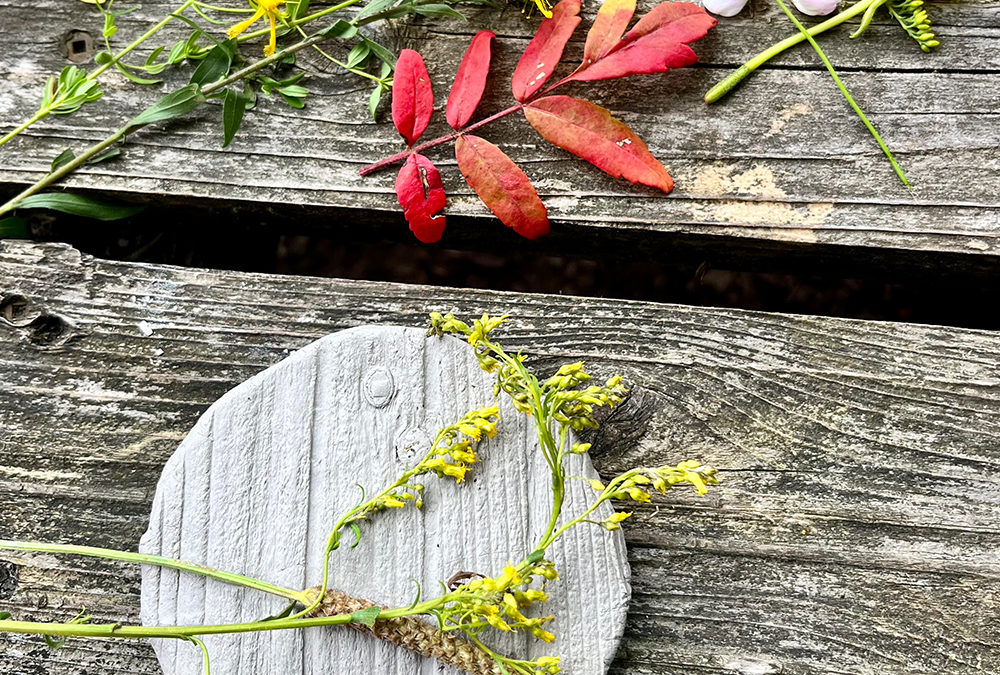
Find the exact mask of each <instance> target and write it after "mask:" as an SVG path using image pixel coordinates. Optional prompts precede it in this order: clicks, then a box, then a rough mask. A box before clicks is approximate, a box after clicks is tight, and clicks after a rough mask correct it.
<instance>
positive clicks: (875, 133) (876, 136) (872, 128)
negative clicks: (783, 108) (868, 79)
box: [775, 0, 910, 187]
mask: <svg viewBox="0 0 1000 675" xmlns="http://www.w3.org/2000/svg"><path fill="white" fill-rule="evenodd" d="M876 1H877V0H876ZM775 2H777V3H778V6H779V7H781V9H782V11H783V12H784V13H785V14H786V15H787V16H788V18H789V19H791V21H792V23H794V24H795V27H796V28H798V29H799V31H800V34H801V35H803V36H804V39H806V40H809V44H811V45H812V48H813V49H814V50H815V51H816V53H817V54H818V55H819V58H820V59H822V60H823V64H824V65H825V66H826V69H827V70H828V71H830V76H831V77H833V81H834V82H835V83H836V84H837V87H838V88H839V89H840V93H841V94H843V95H844V98H845V99H847V102H848V103H850V104H851V108H853V109H854V112H855V113H857V115H858V117H859V118H861V121H862V122H864V125H865V127H867V128H868V132H869V133H871V135H872V137H873V138H874V139H875V141H876V142H877V143H878V145H879V147H880V148H882V152H884V153H885V156H886V157H888V158H889V163H890V164H892V168H893V170H894V171H895V172H896V175H897V176H899V180H901V181H903V185H905V186H906V187H910V182H909V181H908V180H906V175H905V174H904V173H903V168H902V167H901V166H899V163H898V162H897V161H896V158H895V157H893V156H892V152H891V151H890V150H889V146H888V145H886V144H885V141H883V140H882V136H881V135H879V133H878V131H876V130H875V126H874V125H873V124H872V123H871V122H870V121H869V120H868V116H867V115H865V113H864V111H863V110H862V109H861V106H859V105H858V104H857V103H856V102H855V100H854V97H853V96H851V93H850V92H849V91H847V87H846V86H845V85H844V83H843V81H841V79H840V76H839V75H838V74H837V71H836V70H835V69H834V67H833V64H832V63H830V59H828V58H827V56H826V54H825V53H824V52H823V49H822V48H821V47H820V46H819V43H817V42H816V40H815V39H814V38H813V36H812V35H809V33H808V31H806V28H805V26H803V25H802V23H801V22H800V21H799V20H798V19H797V18H795V15H794V14H792V12H791V10H789V9H788V7H787V6H786V5H785V3H784V2H782V1H781V0H775Z"/></svg>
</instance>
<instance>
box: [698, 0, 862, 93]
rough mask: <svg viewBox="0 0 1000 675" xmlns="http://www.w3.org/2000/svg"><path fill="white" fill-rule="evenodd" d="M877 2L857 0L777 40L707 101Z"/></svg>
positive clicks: (740, 68)
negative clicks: (813, 24) (775, 59)
mask: <svg viewBox="0 0 1000 675" xmlns="http://www.w3.org/2000/svg"><path fill="white" fill-rule="evenodd" d="M877 2H880V0H861V1H860V2H857V3H855V4H853V5H851V6H850V7H848V8H847V9H845V10H844V11H843V12H841V13H840V14H837V15H835V16H833V17H831V18H829V19H827V20H826V21H824V22H823V23H820V24H816V25H815V26H813V27H812V28H809V29H808V30H807V29H803V30H804V31H805V33H803V32H801V31H800V32H799V33H796V34H795V35H792V36H790V37H787V38H785V39H784V40H782V41H781V42H777V43H775V44H773V45H771V46H770V47H768V48H767V49H765V50H764V51H762V52H761V53H759V54H757V55H756V56H754V57H753V58H751V59H750V60H749V61H747V62H746V63H744V64H743V65H742V66H740V67H739V68H738V69H736V71H735V72H733V73H732V74H730V75H729V77H727V78H726V79H724V80H722V81H721V82H719V83H718V84H717V85H715V86H714V87H712V88H711V89H709V90H708V93H707V94H705V102H706V103H715V102H716V101H718V100H720V99H721V98H722V97H724V96H725V95H726V94H728V93H729V92H730V91H732V90H733V89H734V88H735V87H736V85H738V84H739V83H740V82H742V81H743V80H744V79H746V77H747V76H748V75H750V73H752V72H753V71H755V70H757V69H758V68H760V67H761V66H762V65H764V64H765V63H767V62H768V61H770V60H771V59H772V58H774V57H775V56H777V55H778V54H780V53H781V52H783V51H785V50H787V49H789V48H791V47H794V46H795V45H797V44H799V43H800V42H804V41H805V40H806V39H809V38H811V37H812V36H814V35H819V34H820V33H824V32H826V31H828V30H830V29H831V28H835V27H837V26H839V25H840V24H842V23H844V22H845V21H847V20H848V19H852V18H854V17H855V16H857V15H858V14H862V13H864V12H865V11H867V10H868V7H869V6H870V5H873V4H875V3H877Z"/></svg>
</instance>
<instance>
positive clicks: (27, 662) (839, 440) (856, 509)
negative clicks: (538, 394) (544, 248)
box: [0, 242, 1000, 675]
mask: <svg viewBox="0 0 1000 675" xmlns="http://www.w3.org/2000/svg"><path fill="white" fill-rule="evenodd" d="M13 294H17V295H20V296H23V297H24V298H26V300H27V303H28V304H27V307H26V308H25V309H23V310H16V306H19V305H15V306H12V304H11V296H12V295H13ZM0 296H2V298H3V299H2V300H0V305H2V306H3V308H4V311H5V312H7V313H8V314H9V315H10V316H14V317H15V323H16V324H17V325H14V326H11V325H8V324H7V323H3V325H2V326H0V344H2V347H3V349H2V354H3V356H2V357H0V373H2V375H3V376H2V378H0V411H2V412H0V419H2V422H3V426H2V428H3V431H4V436H3V443H0V537H11V536H13V537H22V538H39V539H46V540H52V541H68V542H74V543H90V544H95V545H103V546H113V547H124V548H134V547H135V546H136V544H137V542H138V538H139V536H140V535H141V533H142V532H143V531H144V530H145V527H146V517H147V514H148V508H149V503H150V501H151V500H152V489H153V486H154V485H155V482H156V480H157V477H158V475H159V471H160V468H161V466H162V464H163V463H164V462H165V461H166V459H167V457H169V455H170V454H171V453H172V452H173V450H174V448H175V447H176V445H177V443H178V442H179V440H180V438H181V436H182V435H183V434H184V432H185V431H186V430H187V429H188V428H189V427H190V426H191V425H192V424H193V422H194V420H195V419H196V418H197V417H198V416H199V415H200V414H201V412H202V411H204V410H205V408H206V407H207V406H208V405H209V404H210V403H211V402H212V401H214V400H216V399H217V398H218V397H219V396H220V395H221V394H222V393H223V392H225V391H226V390H227V389H229V388H230V387H232V386H233V385H235V384H236V383H238V382H241V381H243V380H245V379H246V378H247V377H249V376H251V375H253V374H254V373H256V372H259V371H260V370H262V369H264V368H266V367H267V366H269V365H271V364H273V363H276V362H277V361H279V360H280V359H282V358H283V357H284V356H285V355H287V354H288V352H289V350H293V349H296V348H299V347H301V346H303V345H305V344H306V343H308V342H309V341H311V340H313V339H315V338H317V337H319V336H322V335H324V334H326V333H328V332H330V331H333V330H336V329H339V328H344V327H348V326H353V325H359V324H367V323H376V324H378V323H384V324H403V325H413V326H419V325H421V324H422V323H423V321H424V316H425V312H426V311H429V310H432V309H437V310H454V311H458V312H461V313H463V314H475V313H478V312H482V311H484V310H486V311H490V312H510V313H512V314H513V315H515V316H516V317H517V321H516V322H515V323H513V324H512V325H511V326H510V328H509V330H508V331H507V332H506V336H505V341H506V343H507V344H508V345H509V346H511V347H512V348H523V349H524V350H525V351H526V353H528V354H529V355H530V356H531V357H532V358H533V360H534V361H535V362H536V364H537V365H538V366H539V367H541V368H543V369H545V368H551V367H554V366H555V365H556V364H557V363H559V362H562V361H565V360H569V359H578V358H583V359H587V360H588V361H590V362H591V365H592V367H593V368H594V369H595V371H596V372H598V373H601V374H610V373H611V372H621V373H623V374H624V375H625V376H626V378H627V380H628V382H629V383H630V385H632V386H633V387H634V393H633V395H632V397H631V398H630V399H629V401H628V402H627V404H626V405H625V406H623V407H622V408H621V409H620V410H619V411H617V412H616V413H614V414H613V415H612V416H611V417H610V418H609V419H608V420H607V421H606V423H605V425H604V427H603V429H602V431H601V433H600V435H599V436H597V437H595V438H594V439H593V441H594V443H595V451H594V458H595V464H596V465H597V467H598V469H599V471H601V473H602V474H604V475H609V474H613V473H615V472H617V471H619V470H621V469H624V468H625V467H628V466H631V465H636V464H653V463H666V462H669V461H677V460H679V459H681V458H683V457H687V456H694V457H697V458H700V459H702V460H703V461H708V462H711V463H713V464H715V465H717V466H719V467H721V468H722V469H723V472H722V477H723V483H722V485H721V486H720V487H719V488H718V489H717V490H715V491H713V493H712V494H711V495H710V496H709V497H708V498H705V499H697V498H695V497H693V496H691V495H687V494H681V493H677V494H675V495H671V496H670V499H669V500H666V502H663V503H661V504H660V505H659V506H658V507H654V508H647V509H640V511H639V512H638V513H637V514H636V516H635V517H634V518H633V519H632V521H630V526H629V527H628V528H626V539H627V543H628V545H629V555H630V560H631V564H632V573H633V586H634V595H633V601H632V605H631V609H630V614H629V620H628V625H627V628H626V635H625V640H624V643H623V647H622V649H621V651H620V652H619V657H618V660H617V662H616V665H615V666H614V667H613V672H616V673H637V672H647V673H656V674H659V673H663V674H666V673H671V674H673V673H688V672H691V673H694V672H720V673H721V672H744V673H764V672H782V673H815V672H850V673H871V674H875V673H910V672H948V673H981V672H994V671H997V670H998V669H1000V627H998V626H997V623H996V621H995V617H996V615H997V612H998V604H997V603H998V598H997V587H998V586H997V583H998V578H1000V558H998V557H997V555H996V552H997V550H998V548H1000V515H998V514H1000V489H998V487H997V485H998V483H1000V481H998V476H1000V455H998V452H997V437H998V436H1000V340H998V337H997V335H996V334H995V333H990V332H985V331H971V330H955V329H946V328H937V327H930V326H915V325H907V324H890V323H869V322H861V321H846V320H834V319H822V318H805V317H796V316H779V315H771V314H761V313H753V312H740V311H724V310H713V309H699V308H688V307H678V306H669V305H656V304H650V303H636V302H620V301H606V300H595V299H586V300H584V299H575V298H564V297H552V296H532V295H522V294H506V293H491V292H480V291H459V290H452V289H442V288H427V287H419V286H400V285H393V284H383V283H360V282H349V281H336V280H321V279H311V278H299V279H290V278H287V277H274V276H267V275H247V274H238V273H230V272H209V271H205V270H192V269H180V268H169V267H162V266H152V265H136V264H123V263H111V262H106V261H101V260H94V259H91V258H87V257H81V256H80V255H79V254H78V253H77V252H75V251H73V250H72V249H69V248H66V247H61V246H54V245H33V244H28V243H20V242H4V243H2V244H0ZM40 313H41V314H42V315H44V316H48V317H50V318H48V319H40V318H38V317H39V314H40ZM63 322H65V323H63ZM46 325H47V326H48V328H45V326H46ZM60 327H62V328H63V330H62V331H61V332H60V331H59V330H56V329H59V328H60ZM68 336H73V337H72V338H71V339H67V337H68ZM0 558H2V559H3V560H6V561H9V562H13V563H16V564H17V571H18V575H19V581H18V582H16V584H12V583H11V582H10V581H6V582H4V581H2V580H0V593H2V594H3V596H4V597H3V598H2V601H0V608H2V609H5V610H10V611H13V612H14V613H15V614H16V615H18V616H21V617H26V618H27V617H34V618H42V619H53V620H54V619H58V618H67V617H69V616H71V615H73V614H74V613H75V612H76V610H77V608H78V607H79V606H80V605H83V604H85V605H86V606H87V607H88V609H89V610H91V611H93V612H94V613H95V615H96V616H98V617H101V618H103V619H108V620H131V621H135V620H136V617H137V609H138V572H137V571H136V570H133V569H127V568H125V569H123V568H122V567H121V566H117V565H112V564H109V563H102V562H99V561H94V560H77V559H70V558H56V557H53V556H38V557H29V556H10V555H3V556H0ZM0 574H2V573H0ZM4 578H6V577H4ZM12 586H16V587H15V588H14V589H13V594H11V591H10V590H8V589H10V588H11V587H12ZM0 664H2V665H3V666H4V668H3V669H4V672H11V673H18V674H20V673H43V672H44V673H50V674H53V675H61V674H62V673H67V674H68V673H78V672H101V673H153V672H156V670H155V662H154V661H153V660H152V657H151V652H150V651H149V650H148V648H146V647H145V646H144V645H139V644H135V643H115V644H111V645H96V644H93V643H86V642H79V641H77V642H76V643H73V644H71V645H69V646H67V647H66V648H65V649H63V650H60V651H58V652H52V651H49V650H48V649H47V648H46V647H45V646H44V645H43V644H41V642H39V641H38V640H33V639H25V638H13V637H10V636H3V637H0Z"/></svg>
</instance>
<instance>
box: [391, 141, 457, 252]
mask: <svg viewBox="0 0 1000 675" xmlns="http://www.w3.org/2000/svg"><path fill="white" fill-rule="evenodd" d="M396 197H397V198H399V205H400V206H402V207H403V215H404V216H406V222H408V223H409V224H410V229H411V230H412V231H413V234H414V235H416V237H417V239H419V240H420V241H422V242H424V243H425V244H433V243H434V242H436V241H440V240H441V235H442V234H443V233H444V216H438V215H437V214H438V213H439V212H440V211H441V209H443V208H444V202H445V196H444V186H443V185H442V184H441V174H440V173H439V172H438V170H437V167H436V166H434V165H433V164H432V163H431V160H429V159H427V158H426V157H424V156H423V155H410V156H409V157H408V158H407V160H406V164H404V165H403V167H402V168H401V169H400V170H399V175H398V176H396Z"/></svg>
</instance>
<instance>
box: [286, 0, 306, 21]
mask: <svg viewBox="0 0 1000 675" xmlns="http://www.w3.org/2000/svg"><path fill="white" fill-rule="evenodd" d="M289 4H291V3H289ZM307 11H309V0H299V2H298V4H296V5H295V6H294V8H293V9H292V18H293V19H297V18H299V17H300V16H305V15H306V12H307Z"/></svg>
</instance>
